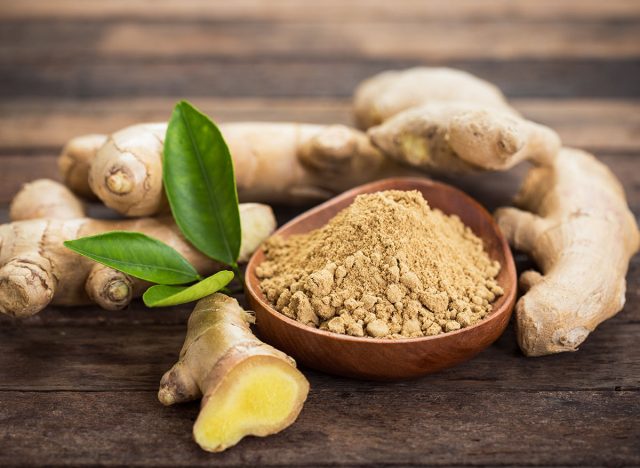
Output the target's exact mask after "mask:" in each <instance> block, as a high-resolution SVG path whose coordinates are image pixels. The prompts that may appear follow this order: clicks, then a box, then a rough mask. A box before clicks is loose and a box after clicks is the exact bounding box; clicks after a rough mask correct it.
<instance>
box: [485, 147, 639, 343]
mask: <svg viewBox="0 0 640 468" xmlns="http://www.w3.org/2000/svg"><path fill="white" fill-rule="evenodd" d="M515 201H516V205H517V206H519V207H521V208H523V209H524V210H527V211H521V210H519V209H516V208H501V209H499V210H498V211H497V212H496V218H497V220H498V223H499V225H500V228H501V229H502V231H503V232H504V233H505V235H506V236H507V238H508V239H509V241H510V242H511V244H512V245H513V246H514V247H515V248H517V249H519V250H522V251H524V252H527V253H528V254H530V256H531V257H532V258H533V260H534V261H535V262H536V263H537V265H538V267H539V268H540V271H541V273H542V274H540V273H538V272H536V271H526V272H524V273H522V275H521V276H520V283H521V287H522V288H523V289H524V290H525V291H526V292H525V294H524V295H523V296H522V297H521V298H520V300H519V301H518V303H517V305H516V324H517V335H518V343H519V344H520V348H521V349H522V351H523V352H524V353H525V354H526V355H527V356H541V355H545V354H551V353H558V352H562V351H575V350H577V348H578V346H579V345H580V344H581V343H582V342H583V341H584V340H585V338H586V337H587V335H589V333H590V332H592V331H593V330H594V329H595V328H596V327H597V326H598V325H599V324H600V323H601V322H603V321H604V320H606V319H608V318H610V317H612V316H613V315H615V314H616V313H617V312H618V311H620V310H621V309H622V307H623V305H624V302H625V289H626V283H625V275H626V273H627V268H628V264H629V259H630V258H631V257H632V256H633V255H634V253H635V252H636V251H637V250H638V248H639V245H640V236H639V233H638V227H637V225H636V222H635V218H634V216H633V214H632V213H631V211H630V210H629V208H628V207H627V203H626V199H625V195H624V191H623V189H622V186H621V185H620V183H619V182H618V180H617V179H616V178H615V176H614V175H613V174H612V173H611V172H610V171H609V169H608V168H607V167H606V166H605V165H603V164H602V163H600V162H598V160H597V159H596V158H595V157H593V156H592V155H590V154H588V153H585V152H583V151H579V150H575V149H569V148H564V149H562V150H561V151H560V153H559V154H558V156H557V158H556V160H555V161H554V162H553V163H552V164H550V165H541V166H537V167H534V168H532V169H531V170H530V171H529V173H528V174H527V177H526V179H525V181H524V183H523V185H522V187H521V189H520V192H519V193H518V195H517V197H516V200H515Z"/></svg>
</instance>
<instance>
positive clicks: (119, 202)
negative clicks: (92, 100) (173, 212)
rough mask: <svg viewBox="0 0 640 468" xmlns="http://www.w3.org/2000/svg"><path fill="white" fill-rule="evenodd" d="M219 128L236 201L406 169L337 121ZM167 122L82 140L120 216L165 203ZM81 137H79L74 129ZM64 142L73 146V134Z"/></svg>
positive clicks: (269, 199) (332, 190)
mask: <svg viewBox="0 0 640 468" xmlns="http://www.w3.org/2000/svg"><path fill="white" fill-rule="evenodd" d="M220 130H221V132H222V134H223V135H224V138H225V141H226V142H227V145H228V146H229V149H230V152H231V155H232V157H233V164H234V168H235V174H236V183H237V187H238V194H239V197H240V200H241V201H252V202H264V203H286V204H290V205H295V204H305V203H310V202H317V201H320V200H325V199H328V198H330V197H332V196H333V195H336V194H337V193H340V192H343V191H344V190H347V189H349V188H352V187H354V186H356V185H359V184H363V183H366V182H370V181H372V180H376V179H380V178H383V177H388V176H393V175H404V174H409V173H410V172H412V171H410V170H409V169H406V168H403V167H401V166H400V165H398V164H397V163H396V162H394V161H393V160H390V159H389V158H386V157H384V156H383V155H382V154H381V153H380V152H379V151H378V150H377V149H376V148H374V147H373V146H372V145H371V144H370V142H369V138H368V137H367V136H366V135H365V134H364V133H362V132H360V131H359V130H355V129H353V128H349V127H346V126H343V125H330V126H327V125H312V124H297V123H258V122H247V123H228V124H222V125H220ZM165 131H166V124H163V123H157V124H140V125H134V126H131V127H127V128H125V129H123V130H120V131H118V132H116V133H114V134H113V135H110V136H109V137H108V138H106V142H105V144H104V145H102V146H101V147H100V148H99V149H97V150H95V149H93V150H92V149H90V148H89V147H87V154H86V155H85V156H84V158H85V159H87V160H92V162H91V164H90V169H89V172H88V175H87V177H88V180H89V185H90V186H91V189H92V190H93V192H94V193H95V194H96V195H97V196H98V198H100V199H101V200H102V201H103V202H104V204H105V205H107V206H109V207H110V208H113V209H114V210H116V211H118V212H119V213H121V214H123V215H125V216H150V215H154V214H157V213H159V212H161V211H163V210H164V209H166V207H167V201H166V199H165V196H164V190H163V188H162V150H163V142H164V135H165ZM80 138H81V139H82V138H84V137H80ZM68 146H76V145H74V144H73V140H72V141H71V142H70V143H69V144H68Z"/></svg>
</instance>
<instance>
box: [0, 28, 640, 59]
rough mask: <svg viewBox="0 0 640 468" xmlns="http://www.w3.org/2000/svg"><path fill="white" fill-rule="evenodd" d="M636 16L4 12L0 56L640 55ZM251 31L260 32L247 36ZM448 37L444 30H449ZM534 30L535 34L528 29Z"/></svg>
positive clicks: (518, 56)
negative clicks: (25, 16) (232, 17)
mask: <svg viewBox="0 0 640 468" xmlns="http://www.w3.org/2000/svg"><path fill="white" fill-rule="evenodd" d="M639 24H640V21H639V20H636V19H622V18H621V19H618V20H617V21H615V23H614V24H609V23H606V22H602V21H595V22H566V23H565V22H557V21H550V22H539V21H538V22H532V21H524V22H520V21H504V18H498V19H496V20H495V21H474V22H473V23H470V22H468V21H442V20H441V19H439V18H437V19H432V20H425V19H417V20H415V21H411V22H409V21H406V22H404V23H403V25H402V27H401V28H399V27H398V25H397V23H396V22H393V21H388V20H384V19H380V20H378V21H375V22H354V23H347V24H344V23H343V24H340V23H335V22H318V21H313V20H311V21H303V22H293V23H291V22H288V23H263V22H244V21H241V22H235V21H234V22H230V21H220V20H213V21H204V20H203V19H197V20H195V21H179V20H175V19H172V20H170V21H160V22H153V23H149V22H135V21H131V20H119V21H115V22H112V21H104V20H94V21H88V20H85V19H83V20H77V21H65V22H52V21H20V22H1V21H0V44H2V46H0V60H1V61H4V62H11V63H15V64H18V65H20V64H25V63H32V62H36V63H38V62H40V61H42V60H47V61H49V62H54V61H65V62H70V61H72V63H79V62H81V61H84V60H87V59H94V60H103V59H114V58H117V59H129V60H131V61H136V60H139V61H146V60H150V59H165V60H169V59H172V58H176V57H179V58H187V57H207V58H208V59H218V60H219V59H221V58H225V57H226V58H234V59H237V58H259V57H296V56H298V57H302V56H304V57H305V58H307V59H310V60H314V59H322V58H326V57H331V58H333V59H339V58H355V59H357V60H366V59H380V60H384V59H387V58H390V57H393V58H394V59H395V60H415V61H431V62H434V61H439V60H481V59H489V60H505V59H513V58H518V59H544V60H549V59H557V58H609V59H613V58H635V57H637V56H638V55H640V41H638V40H637V39H638V33H637V31H638V26H639ZM247 37H256V38H258V37H259V38H260V40H256V41H247V40H246V38H247ZM445 37H446V40H442V38H445ZM533 37H534V38H535V40H531V38H533Z"/></svg>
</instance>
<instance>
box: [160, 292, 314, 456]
mask: <svg viewBox="0 0 640 468" xmlns="http://www.w3.org/2000/svg"><path fill="white" fill-rule="evenodd" d="M250 323H253V316H252V315H250V314H249V313H248V312H246V311H245V310H243V309H242V308H241V307H240V305H239V304H238V301H236V300H235V299H232V298H230V297H228V296H225V295H223V294H214V295H212V296H208V297H206V298H204V299H201V300H200V301H199V302H198V304H197V305H196V307H195V309H194V311H193V313H192V314H191V316H190V317H189V323H188V330H187V336H186V339H185V342H184V345H183V347H182V350H181V351H180V359H179V361H178V363H177V364H175V365H174V366H173V367H172V368H171V369H170V370H169V371H168V372H167V373H166V374H165V375H164V376H163V377H162V380H161V382H160V390H159V391H158V399H159V400H160V402H161V403H162V404H163V405H172V404H174V403H181V402H186V401H191V400H195V399H198V398H200V397H202V403H201V409H200V414H199V415H198V418H197V420H196V422H195V424H194V426H193V436H194V438H195V440H196V442H197V443H198V445H200V447H202V448H203V449H204V450H207V451H210V452H220V451H223V450H225V449H227V448H229V447H231V446H233V445H235V444H237V443H238V442H239V441H240V440H241V439H242V438H243V437H245V436H247V435H255V436H261V437H263V436H267V435H270V434H275V433H277V432H280V431H281V430H283V429H285V428H286V427H288V426H289V425H291V424H292V423H293V422H294V421H295V420H296V418H297V417H298V414H299V413H300V411H301V410H302V406H303V404H304V401H305V400H306V398H307V394H308V392H309V383H308V381H307V379H305V377H304V376H303V375H302V373H301V372H300V371H298V370H297V369H296V367H295V362H294V361H293V359H291V358H290V357H288V356H287V355H286V354H284V353H282V352H281V351H278V350H277V349H275V348H273V347H271V346H269V345H267V344H265V343H263V342H261V341H260V340H258V339H257V338H256V337H255V336H254V335H253V334H252V333H251V329H250V327H249V325H250Z"/></svg>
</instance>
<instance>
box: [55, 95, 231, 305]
mask: <svg viewBox="0 0 640 468" xmlns="http://www.w3.org/2000/svg"><path fill="white" fill-rule="evenodd" d="M163 182H164V188H165V191H166V194H167V198H168V200H169V205H170V206H171V212H172V214H173V217H174V219H175V221H176V224H177V225H178V227H179V228H180V231H181V232H182V234H183V235H184V236H185V237H186V238H187V240H188V241H189V242H191V244H193V245H194V246H195V247H196V248H197V249H198V250H200V251H201V252H202V253H204V254H205V255H207V256H208V257H210V258H212V259H214V260H217V261H219V262H222V263H225V264H227V265H229V266H231V268H232V269H233V270H234V271H238V264H237V259H238V255H239V252H240V241H241V228H240V212H239V209H238V194H237V190H236V184H235V177H234V173H233V161H232V159H231V155H230V154H229V149H228V148H227V145H226V143H225V141H224V139H223V137H222V135H221V133H220V130H218V128H217V127H216V126H215V124H214V123H213V122H212V121H211V120H210V119H209V118H208V117H207V116H206V115H204V114H203V113H201V112H200V111H198V110H197V109H196V108H194V107H193V106H192V105H191V104H189V103H188V102H186V101H181V102H179V103H178V104H177V105H176V107H175V109H174V111H173V114H172V116H171V120H170V121H169V126H168V128H167V134H166V137H165V142H164V158H163ZM65 246H67V247H68V248H70V249H71V250H73V251H75V252H77V253H79V254H81V255H84V256H86V257H89V258H91V259H93V260H95V261H97V262H100V263H102V264H104V265H107V266H109V267H111V268H114V269H116V270H119V271H122V272H124V273H127V274H129V275H131V276H134V277H136V278H140V279H143V280H145V281H150V282H152V283H156V284H157V285H156V286H152V287H150V288H149V289H148V290H147V291H146V292H145V293H144V296H143V300H144V302H145V304H146V305H147V306H149V307H161V306H169V305H175V304H182V303H186V302H191V301H195V300H198V299H200V298H202V297H204V296H207V295H209V294H212V293H214V292H216V291H219V290H220V289H222V288H224V287H225V286H226V285H227V284H228V283H229V282H230V281H231V280H232V279H233V276H234V275H233V273H232V272H230V271H220V272H218V273H216V274H215V275H213V276H210V277H208V278H206V279H202V277H201V276H200V275H199V274H198V272H197V271H196V269H195V268H194V267H193V266H192V265H191V264H190V263H189V262H188V261H187V259H185V258H184V257H183V256H182V255H180V253H179V252H177V251H176V250H175V249H173V248H172V247H170V246H168V245H167V244H165V243H163V242H161V241H159V240H157V239H153V238H151V237H149V236H146V235H145V234H142V233H137V232H124V231H113V232H108V233H104V234H99V235H96V236H90V237H84V238H81V239H76V240H72V241H67V242H65ZM196 281H198V282H197V283H195V284H192V285H188V284H189V283H194V282H196ZM187 285H188V286H187Z"/></svg>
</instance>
